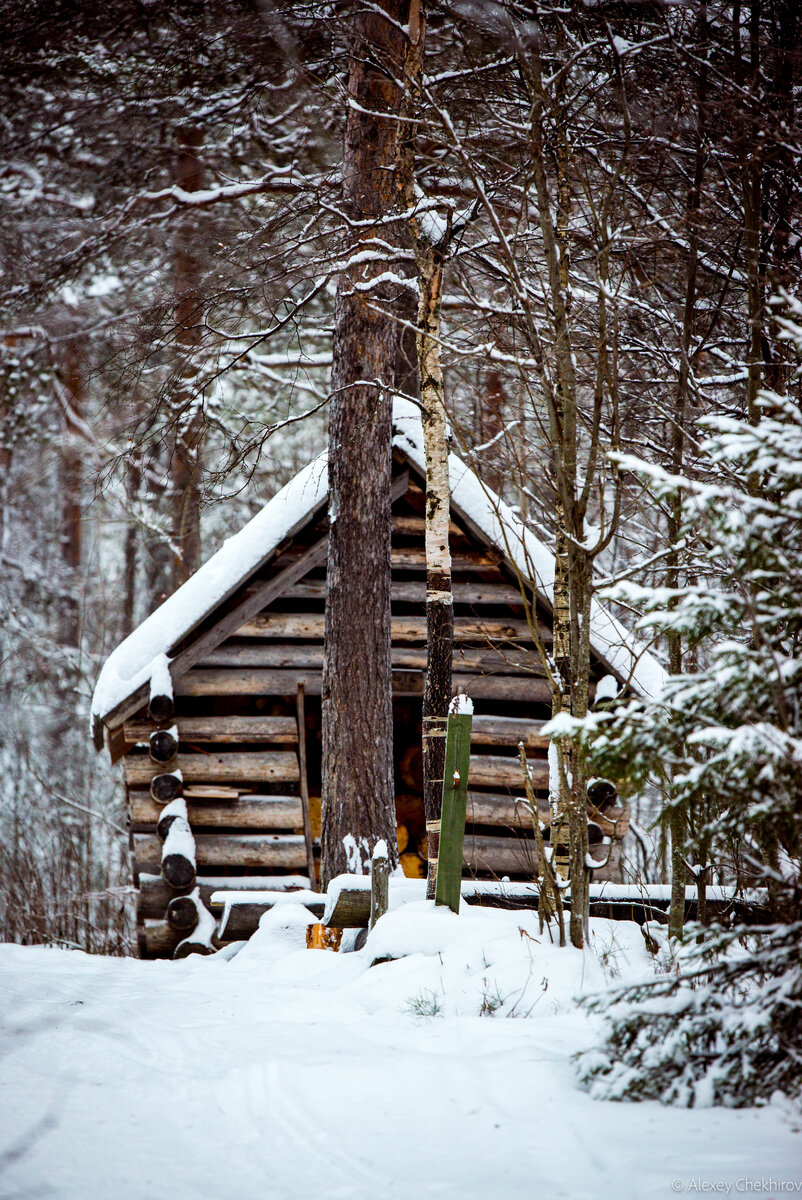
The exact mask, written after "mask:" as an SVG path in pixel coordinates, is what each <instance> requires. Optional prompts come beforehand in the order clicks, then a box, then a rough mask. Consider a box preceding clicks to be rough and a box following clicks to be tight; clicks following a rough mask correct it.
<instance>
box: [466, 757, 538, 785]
mask: <svg viewBox="0 0 802 1200" xmlns="http://www.w3.org/2000/svg"><path fill="white" fill-rule="evenodd" d="M529 769H530V771H531V774H532V783H533V784H534V786H535V787H536V788H547V787H548V785H549V764H548V760H547V759H545V758H543V759H537V758H535V759H530V760H529ZM471 786H472V787H494V788H502V787H508V788H513V789H515V790H516V791H523V790H524V779H523V775H522V774H521V764H520V762H519V761H518V759H517V758H502V757H501V756H499V757H496V755H493V754H472V755H471Z"/></svg>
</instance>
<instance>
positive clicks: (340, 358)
mask: <svg viewBox="0 0 802 1200" xmlns="http://www.w3.org/2000/svg"><path fill="white" fill-rule="evenodd" d="M377 7H378V6H376V5H374V6H373V10H372V11H364V12H359V13H357V14H356V15H355V16H354V18H353V22H352V28H351V38H352V40H351V49H350V54H351V58H350V69H349V77H348V93H349V96H350V97H351V99H352V103H351V104H350V106H349V109H348V117H347V121H346V131H345V146H344V155H343V193H344V194H343V200H344V206H345V209H346V212H347V213H348V216H349V218H351V219H352V220H354V221H359V222H370V220H371V219H373V218H381V217H383V216H385V215H386V214H388V213H389V212H391V211H392V207H393V200H394V190H395V184H394V169H393V168H394V164H395V154H396V125H397V123H396V121H394V120H393V119H392V118H388V117H386V116H383V115H382V114H386V113H393V112H397V111H398V106H399V101H400V92H399V88H398V86H397V84H396V83H395V79H396V78H397V77H398V69H399V67H400V64H401V62H402V61H403V50H404V38H403V35H402V34H401V32H400V30H399V29H398V27H397V26H398V24H401V23H402V22H403V19H404V14H403V12H402V10H403V8H404V5H403V4H402V3H397V2H395V0H392V2H391V0H386V2H385V3H384V4H383V5H382V7H383V9H384V11H385V12H386V13H387V14H388V15H389V17H390V20H389V21H388V20H386V19H385V18H384V17H383V16H382V15H381V13H380V12H378V11H377ZM378 237H381V239H382V240H384V241H387V240H389V238H388V230H387V227H383V228H382V229H381V231H380V232H379V231H378V230H377V229H375V228H374V227H372V226H371V225H370V224H364V225H362V226H361V227H360V241H359V242H357V243H356V245H354V246H353V247H352V248H351V249H352V255H353V254H354V253H356V252H358V250H359V249H360V248H364V246H365V245H366V244H368V243H372V240H373V239H374V238H378ZM374 244H375V243H374ZM385 268H386V263H382V262H377V261H373V262H370V263H367V264H366V263H364V262H363V263H359V264H357V265H355V266H352V267H350V268H349V269H348V270H347V271H345V272H344V273H343V275H342V276H341V277H340V282H339V287H338V292H337V301H336V305H335V336H334V356H333V358H334V361H333V367H332V400H331V416H330V426H329V488H330V506H331V507H330V528H329V555H328V573H327V584H326V627H325V662H324V669H323V701H322V704H323V783H322V805H323V816H322V885H323V887H326V886H327V884H328V883H329V881H330V880H331V879H332V878H333V877H334V876H335V875H338V874H340V873H341V872H343V871H351V872H354V873H356V874H367V873H368V872H369V870H370V860H371V855H372V852H373V847H374V846H375V844H376V842H377V841H378V840H379V839H380V838H384V840H385V841H386V842H387V847H388V851H389V856H390V866H391V869H392V868H394V867H395V866H396V865H397V863H398V852H397V848H396V840H395V802H394V796H393V719H392V718H393V714H392V678H391V666H390V535H391V513H390V485H391V431H392V387H393V380H394V373H395V369H396V357H397V351H398V334H397V326H396V323H395V321H394V320H393V318H392V317H391V316H387V315H384V314H383V313H381V312H378V311H376V308H377V307H379V306H382V302H383V301H385V302H386V297H385V296H384V295H383V292H382V288H381V285H380V286H379V287H377V289H376V290H373V291H370V292H365V291H359V292H357V291H355V288H354V285H355V284H359V285H361V286H362V287H364V285H365V284H366V283H368V282H369V281H370V279H371V278H375V276H376V275H378V274H380V273H381V272H382V270H383V269H385ZM374 305H375V307H374Z"/></svg>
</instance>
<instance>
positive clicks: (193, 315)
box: [170, 126, 203, 590]
mask: <svg viewBox="0 0 802 1200" xmlns="http://www.w3.org/2000/svg"><path fill="white" fill-rule="evenodd" d="M178 137H179V144H178V154H177V156H176V183H177V184H178V186H179V187H180V188H183V190H184V191H186V192H194V191H198V190H199V189H200V188H202V187H203V166H202V164H201V161H200V158H199V150H200V147H201V145H202V142H203V137H202V134H201V131H200V130H199V129H196V128H194V127H187V126H184V127H182V128H181V129H180V130H179V135H178ZM200 275H201V261H200V254H199V238H198V228H197V218H196V217H194V216H193V215H191V214H190V215H188V216H184V217H182V218H181V224H180V226H179V230H178V236H177V238H176V246H175V287H176V306H175V320H176V327H177V333H176V339H177V342H178V344H179V346H180V347H181V348H182V351H183V353H184V361H183V362H182V363H181V365H180V368H179V370H180V374H181V376H182V377H183V379H184V380H186V386H184V387H179V388H178V390H177V392H176V395H175V398H174V410H175V415H174V420H175V422H176V428H175V445H174V448H173V457H172V462H171V464H170V467H171V474H172V488H171V492H172V505H173V509H172V512H173V548H174V554H173V572H172V573H173V581H172V582H173V590H175V589H176V588H179V587H180V586H181V584H182V583H185V582H186V581H187V579H189V577H190V575H192V574H194V572H195V571H197V569H198V567H199V566H200V555H201V544H200V507H201V463H200V454H201V446H202V442H203V418H202V415H201V414H200V413H199V412H197V411H196V407H195V403H194V393H193V390H192V379H193V376H194V374H195V370H196V368H195V364H194V362H193V353H194V351H195V350H196V348H197V346H198V345H199V343H200V329H199V322H200V320H201V316H202V306H201V303H200Z"/></svg>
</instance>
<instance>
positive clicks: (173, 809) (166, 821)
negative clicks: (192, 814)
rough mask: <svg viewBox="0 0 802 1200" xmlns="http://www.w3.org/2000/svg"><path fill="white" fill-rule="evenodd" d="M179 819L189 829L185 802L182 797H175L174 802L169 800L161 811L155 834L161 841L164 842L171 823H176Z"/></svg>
mask: <svg viewBox="0 0 802 1200" xmlns="http://www.w3.org/2000/svg"><path fill="white" fill-rule="evenodd" d="M179 817H180V818H181V819H182V820H184V821H186V823H187V826H188V827H189V816H188V815H187V802H186V800H184V799H183V797H182V796H177V797H176V799H175V800H171V801H170V803H169V804H167V805H165V807H164V808H163V809H162V811H161V815H160V817H159V821H158V824H157V825H156V832H157V834H158V835H159V837H160V838H161V840H162V841H165V840H166V838H167V835H168V834H169V832H170V830H171V829H172V827H173V822H174V821H177V820H178V819H179Z"/></svg>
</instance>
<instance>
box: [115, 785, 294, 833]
mask: <svg viewBox="0 0 802 1200" xmlns="http://www.w3.org/2000/svg"><path fill="white" fill-rule="evenodd" d="M184 798H185V800H186V804H187V813H188V814H189V823H190V825H191V826H192V828H193V829H195V828H196V827H200V828H203V827H204V826H205V827H207V828H214V829H284V830H290V829H291V830H293V832H295V831H297V830H300V829H302V828H303V813H302V811H301V799H300V796H248V795H244V796H241V797H240V798H239V799H238V800H232V801H230V802H228V803H220V802H215V801H211V802H208V801H203V800H199V801H195V802H193V800H192V797H191V796H185V797H184ZM128 804H129V810H130V814H131V824H132V825H134V826H135V827H136V826H142V825H145V826H155V824H156V822H157V821H158V819H159V815H160V814H161V813H162V812H163V811H164V810H163V809H162V807H161V805H159V804H155V803H154V801H153V800H152V799H151V797H150V794H149V793H148V792H139V791H131V792H129V793H128Z"/></svg>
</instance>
